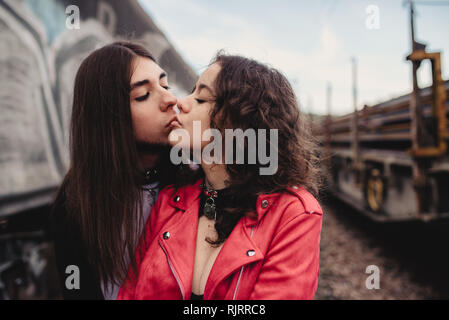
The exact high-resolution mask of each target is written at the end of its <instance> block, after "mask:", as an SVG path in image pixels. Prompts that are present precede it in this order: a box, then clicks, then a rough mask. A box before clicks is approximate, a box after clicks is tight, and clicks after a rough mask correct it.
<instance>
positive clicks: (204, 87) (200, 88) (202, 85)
mask: <svg viewBox="0 0 449 320" xmlns="http://www.w3.org/2000/svg"><path fill="white" fill-rule="evenodd" d="M195 89H196V86H194V87H193V90H192V93H193V92H195ZM202 89H206V90H209V92H210V94H211V95H214V92H213V91H212V89H211V88H209V87H208V86H207V85H205V84H204V83H200V85H199V86H198V93H199V92H200V91H201V90H202Z"/></svg>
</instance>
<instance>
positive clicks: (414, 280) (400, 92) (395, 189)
mask: <svg viewBox="0 0 449 320" xmlns="http://www.w3.org/2000/svg"><path fill="white" fill-rule="evenodd" d="M78 17H79V19H78ZM448 32H449V1H446V0H437V1H431V0H422V1H418V0H417V1H403V0H379V1H364V0H318V1H286V0H281V1H268V0H264V1H255V0H246V1H235V0H230V1H226V2H223V1H206V0H183V1H180V0H177V1H176V0H139V1H137V0H110V1H106V0H84V1H83V0H72V1H70V0H0V300H1V299H59V298H60V297H61V296H60V289H59V288H58V283H57V281H56V274H55V268H54V257H53V253H52V243H51V242H50V241H49V239H48V234H47V229H46V215H47V213H48V211H49V208H50V204H51V201H52V199H53V197H54V195H55V191H56V189H57V187H58V185H59V183H60V182H61V180H62V177H63V176H64V174H65V172H66V170H67V167H68V160H69V157H68V125H69V120H70V113H71V102H72V101H71V100H72V97H73V92H72V91H73V81H74V78H75V74H76V71H77V69H78V67H79V65H80V63H81V61H82V60H83V59H84V58H85V57H86V56H87V55H88V54H89V53H90V52H92V51H93V50H95V49H97V48H99V47H101V46H103V45H105V44H107V43H110V42H112V41H114V40H119V39H128V40H134V41H138V42H140V43H142V44H143V45H144V46H146V47H147V48H148V49H149V50H150V52H152V54H153V55H154V56H155V58H156V60H157V61H158V62H159V64H160V65H161V66H162V68H163V69H164V70H166V71H167V72H168V74H169V82H170V86H171V87H172V88H173V91H174V94H175V95H176V96H177V97H182V96H184V95H185V94H187V93H188V92H189V91H190V90H191V88H192V87H193V85H194V83H195V81H196V79H197V76H198V75H199V74H200V73H201V72H202V71H203V70H204V69H205V68H206V67H207V65H208V63H209V62H210V61H211V59H212V58H213V56H214V54H215V53H216V52H217V51H218V50H220V49H224V50H225V51H226V52H228V53H235V54H241V55H245V56H248V57H251V58H255V59H257V60H260V61H262V62H265V63H268V64H270V65H271V66H273V67H275V68H278V69H279V70H280V71H282V72H283V73H284V74H285V75H286V76H287V78H288V79H289V81H290V83H291V84H292V86H293V88H294V89H295V92H296V95H297V97H298V102H299V105H300V108H301V110H302V111H303V112H304V113H305V114H307V120H308V121H309V122H310V126H311V128H312V130H313V132H314V135H315V136H316V137H317V139H319V142H320V150H317V152H319V153H320V154H321V155H322V159H323V161H322V166H323V170H324V171H325V172H326V188H325V189H324V190H323V192H322V194H321V199H320V200H321V203H322V205H323V208H324V211H325V214H324V222H323V232H322V240H321V262H320V280H319V287H318V291H317V294H316V297H315V298H316V299H448V298H449V272H448V270H449V257H448V252H449V250H448V246H449V222H448V221H449V219H448V217H449V152H448V148H447V144H448V137H449V127H448V113H449V102H448V99H449V96H448V94H449V81H448V79H449V67H448V66H449V55H448V52H449V41H448V39H449V37H448Z"/></svg>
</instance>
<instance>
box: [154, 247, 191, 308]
mask: <svg viewBox="0 0 449 320" xmlns="http://www.w3.org/2000/svg"><path fill="white" fill-rule="evenodd" d="M158 242H159V246H160V247H161V248H162V251H164V253H165V256H166V257H167V262H168V266H169V267H170V270H171V272H172V273H173V276H174V277H175V279H176V282H177V283H178V286H179V289H180V290H181V295H182V300H185V299H186V298H185V295H184V289H183V288H182V285H181V282H180V281H179V278H178V275H177V274H176V272H175V269H174V268H173V266H172V264H171V263H170V259H169V258H168V253H167V251H165V249H164V246H163V245H162V243H161V240H158Z"/></svg>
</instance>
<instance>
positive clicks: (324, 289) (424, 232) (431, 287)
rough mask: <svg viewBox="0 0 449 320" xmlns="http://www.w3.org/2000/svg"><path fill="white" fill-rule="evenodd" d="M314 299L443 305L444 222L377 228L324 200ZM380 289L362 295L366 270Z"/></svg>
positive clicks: (447, 226) (447, 260) (447, 277)
mask: <svg viewBox="0 0 449 320" xmlns="http://www.w3.org/2000/svg"><path fill="white" fill-rule="evenodd" d="M322 203H323V208H324V211H325V214H324V220H323V230H322V239H321V260H320V280H319V286H318V290H317V294H316V296H315V299H407V300H408V299H449V272H448V271H449V256H448V254H447V253H448V249H447V246H448V245H449V232H448V231H449V220H438V221H432V222H428V223H424V222H419V221H414V222H394V223H393V222H392V223H387V224H385V223H378V222H375V221H372V220H370V219H369V218H367V217H365V216H362V215H361V214H360V213H359V212H357V211H356V210H355V209H353V208H352V207H350V206H348V205H346V204H344V203H342V202H341V201H340V200H338V199H336V198H333V197H331V196H329V197H328V198H326V199H325V201H322ZM369 265H375V266H377V267H378V268H379V271H380V274H379V277H380V288H379V289H367V287H366V285H365V282H366V279H367V278H368V277H369V276H370V274H367V273H365V271H366V268H367V266H369Z"/></svg>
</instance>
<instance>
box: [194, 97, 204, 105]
mask: <svg viewBox="0 0 449 320" xmlns="http://www.w3.org/2000/svg"><path fill="white" fill-rule="evenodd" d="M195 100H196V101H197V102H198V103H199V104H202V103H204V102H206V100H202V99H196V98H195Z"/></svg>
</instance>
